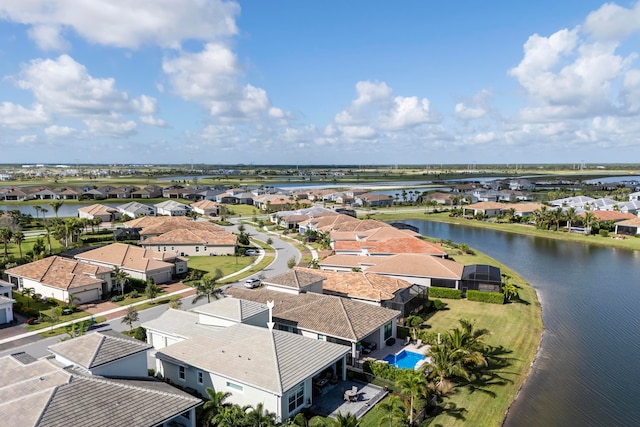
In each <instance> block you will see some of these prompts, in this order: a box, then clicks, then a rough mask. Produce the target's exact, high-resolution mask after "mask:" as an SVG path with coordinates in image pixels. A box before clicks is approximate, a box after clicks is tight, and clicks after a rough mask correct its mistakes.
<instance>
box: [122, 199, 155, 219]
mask: <svg viewBox="0 0 640 427" xmlns="http://www.w3.org/2000/svg"><path fill="white" fill-rule="evenodd" d="M117 209H118V211H120V213H121V214H122V216H124V215H126V216H128V217H129V218H138V217H141V216H155V215H156V208H155V207H154V206H149V205H144V204H142V203H139V202H129V203H125V204H124V205H120V206H118V208H117Z"/></svg>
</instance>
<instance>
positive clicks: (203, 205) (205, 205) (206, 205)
mask: <svg viewBox="0 0 640 427" xmlns="http://www.w3.org/2000/svg"><path fill="white" fill-rule="evenodd" d="M218 206H219V205H218V204H217V203H216V202H213V201H211V200H200V201H199V202H195V203H191V207H192V208H198V209H218Z"/></svg>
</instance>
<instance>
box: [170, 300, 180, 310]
mask: <svg viewBox="0 0 640 427" xmlns="http://www.w3.org/2000/svg"><path fill="white" fill-rule="evenodd" d="M169 307H170V308H173V309H174V310H180V307H182V298H180V297H173V298H171V300H170V301H169Z"/></svg>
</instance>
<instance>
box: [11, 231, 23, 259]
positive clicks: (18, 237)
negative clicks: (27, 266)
mask: <svg viewBox="0 0 640 427" xmlns="http://www.w3.org/2000/svg"><path fill="white" fill-rule="evenodd" d="M23 241H24V233H23V232H22V231H16V232H15V233H13V242H14V243H15V244H16V245H18V250H19V251H20V258H22V242H23Z"/></svg>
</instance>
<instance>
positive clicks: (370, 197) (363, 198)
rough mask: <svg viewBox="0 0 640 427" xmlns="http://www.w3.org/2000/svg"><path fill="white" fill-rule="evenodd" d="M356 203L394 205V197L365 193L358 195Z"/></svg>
mask: <svg viewBox="0 0 640 427" xmlns="http://www.w3.org/2000/svg"><path fill="white" fill-rule="evenodd" d="M355 203H356V204H357V205H360V206H369V207H372V208H374V207H385V206H387V207H388V206H391V205H393V197H391V196H388V195H386V194H371V193H365V194H361V195H359V196H356V198H355Z"/></svg>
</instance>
